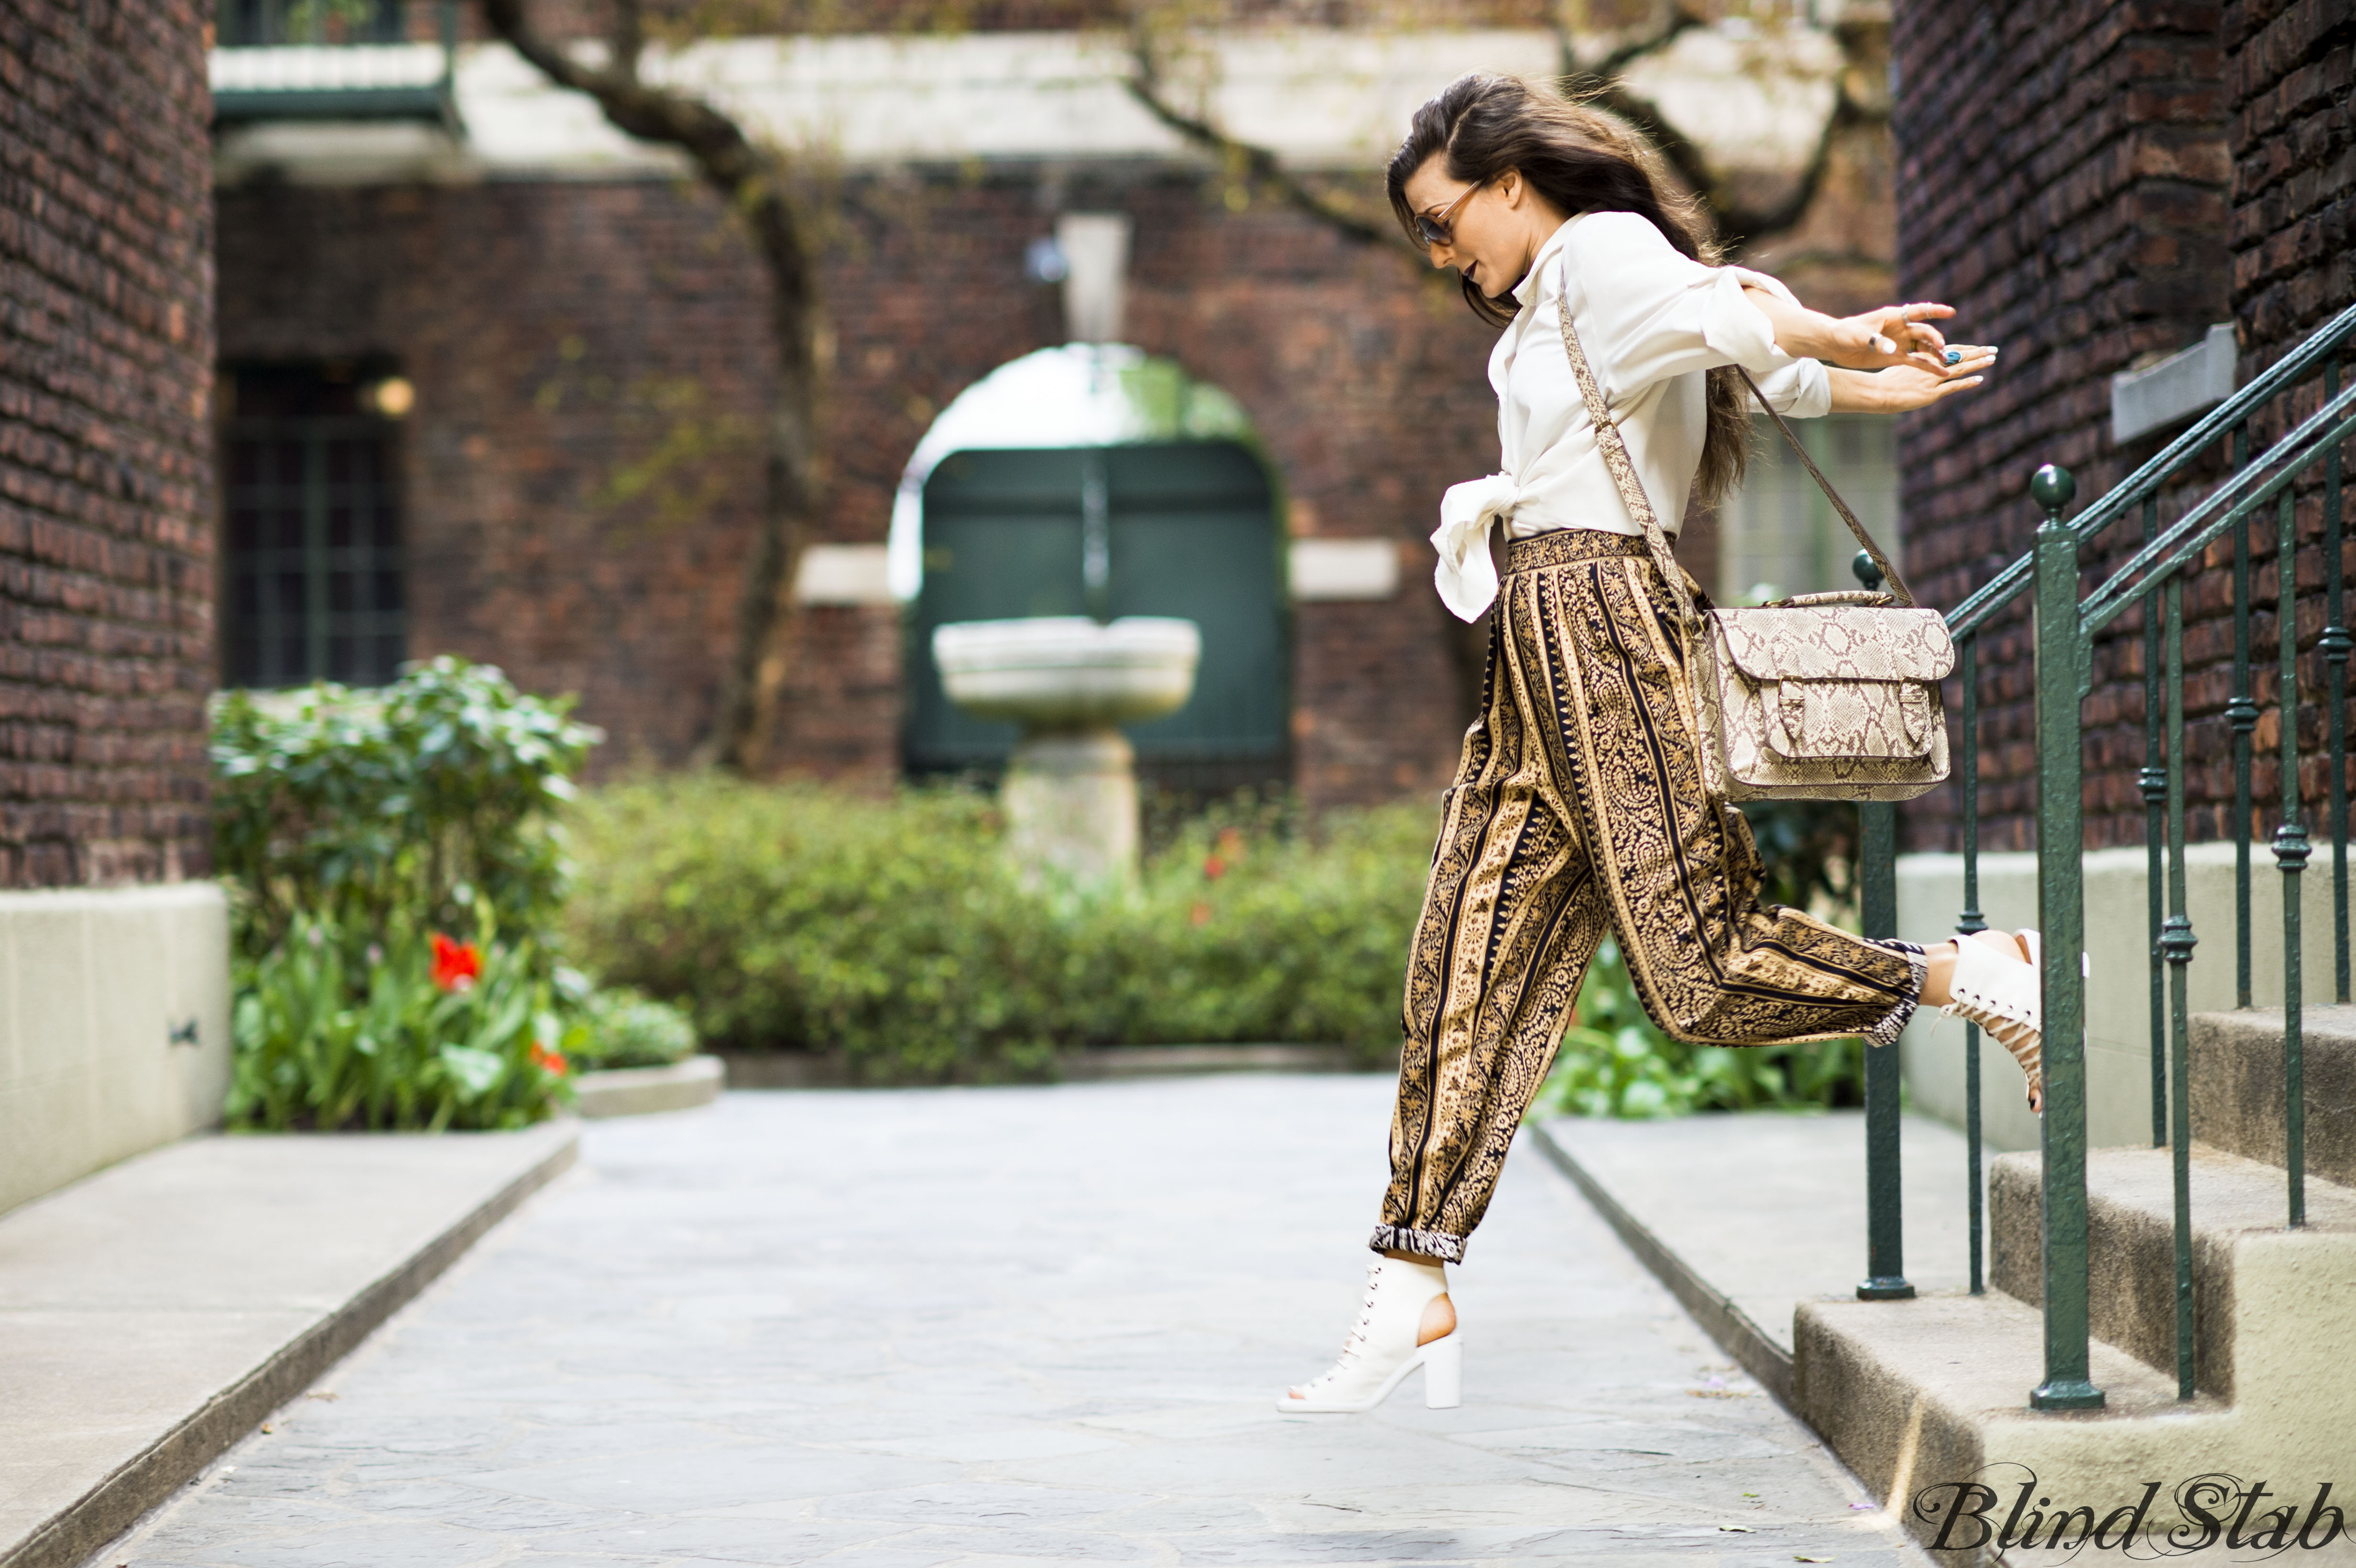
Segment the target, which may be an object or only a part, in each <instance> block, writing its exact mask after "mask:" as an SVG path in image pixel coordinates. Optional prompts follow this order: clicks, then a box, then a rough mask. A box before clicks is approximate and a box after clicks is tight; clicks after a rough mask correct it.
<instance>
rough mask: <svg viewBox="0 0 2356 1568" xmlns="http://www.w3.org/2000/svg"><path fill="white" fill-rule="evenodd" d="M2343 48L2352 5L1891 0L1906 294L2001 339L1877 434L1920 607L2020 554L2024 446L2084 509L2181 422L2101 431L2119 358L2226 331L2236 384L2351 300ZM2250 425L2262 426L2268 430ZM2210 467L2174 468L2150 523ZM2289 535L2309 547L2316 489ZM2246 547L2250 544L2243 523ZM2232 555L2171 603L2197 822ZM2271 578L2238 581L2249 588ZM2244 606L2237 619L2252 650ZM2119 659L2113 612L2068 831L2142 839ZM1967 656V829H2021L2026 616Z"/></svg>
mask: <svg viewBox="0 0 2356 1568" xmlns="http://www.w3.org/2000/svg"><path fill="white" fill-rule="evenodd" d="M2351 44H2356V9H2351V6H2350V5H2349V4H2348V3H2347V0H2308V3H2307V4H2300V5H2279V4H2274V3H2271V0H2249V3H2244V4H2233V5H2219V4H2158V3H2142V0H2137V3H2128V4H2117V3H2113V0H2069V3H2065V4H2061V5H2017V4H1997V3H1987V0H1976V3H1969V4H1957V3H1954V0H1901V3H1900V4H1899V5H1898V6H1897V7H1896V14H1895V17H1894V23H1893V31H1892V53H1893V59H1894V76H1893V80H1894V81H1895V82H1896V84H1897V112H1896V115H1895V119H1894V121H1893V134H1894V138H1895V142H1896V150H1897V159H1898V179H1897V198H1898V212H1899V232H1900V236H1901V240H1900V252H1899V253H1900V265H1901V279H1902V282H1901V287H1902V289H1903V290H1904V292H1905V293H1906V294H1907V296H1908V297H1909V298H1935V299H1944V300H1947V301H1950V302H1952V303H1953V304H1955V305H1956V306H1957V307H1958V308H1959V309H1960V310H1961V311H1962V312H1963V315H1964V319H1965V320H1966V321H1968V322H1970V323H1971V324H1972V329H1973V331H1974V333H1975V334H1976V335H1984V336H1985V337H1986V338H1987V340H1988V341H1992V342H1996V343H1998V344H2000V345H2002V346H2003V348H2004V356H2003V358H2002V360H2001V362H2000V365H1999V368H1998V373H1997V375H1996V376H1995V377H1994V378H1993V379H1991V381H1990V383H1989V385H1988V387H1987V389H1986V390H1984V391H1983V392H1981V393H1980V394H1979V395H1977V396H1976V397H1973V398H1969V399H1963V400H1954V401H1953V402H1950V403H1948V404H1946V405H1944V406H1943V407H1942V408H1940V409H1938V410H1934V411H1926V412H1924V413H1921V414H1917V415H1913V416H1911V417H1910V418H1908V419H1907V420H1905V421H1901V426H1900V432H1901V433H1900V444H1899V468H1900V473H1901V484H1902V487H1903V508H1904V514H1905V520H1906V538H1907V548H1908V549H1909V551H1910V557H1911V560H1912V561H1913V563H1914V569H1913V576H1914V581H1915V585H1916V587H1917V588H1918V590H1920V591H1921V592H1923V594H1924V595H1925V597H1926V598H1927V599H1928V601H1929V602H1930V603H1936V604H1943V605H1953V604H1954V603H1959V602H1960V601H1961V600H1962V599H1963V598H1964V597H1965V595H1966V594H1967V593H1968V592H1970V591H1971V590H1972V589H1974V588H1976V587H1977V586H1979V585H1980V584H1981V583H1983V582H1985V581H1987V580H1988V578H1989V577H1990V576H1991V575H1992V574H1993V573H1994V572H1995V571H1997V569H1998V568H2000V567H2001V566H2002V565H2004V564H2005V563H2006V562H2007V561H2008V560H2013V559H2014V558H2016V557H2018V556H2019V555H2020V554H2021V553H2022V552H2023V551H2025V550H2026V549H2028V548H2029V542H2030V539H2031V536H2032V535H2033V533H2034V532H2035V529H2036V528H2037V524H2038V521H2039V514H2038V512H2037V509H2036V507H2035V506H2034V505H2033V504H2032V503H2031V502H2030V501H2029V496H2028V483H2029V475H2031V474H2032V473H2033V472H2035V470H2036V468H2037V466H2038V464H2042V463H2059V464H2063V465H2064V466H2066V467H2068V468H2069V469H2070V470H2071V471H2072V474H2073V475H2074V476H2075V478H2076V479H2077V483H2078V497H2079V503H2080V505H2082V506H2083V504H2084V503H2086V502H2088V501H2092V500H2094V498H2096V497H2097V496H2100V495H2101V494H2102V493H2103V492H2104V490H2106V489H2108V488H2109V487H2110V486H2111V485H2114V484H2115V483H2117V482H2118V481H2119V480H2121V479H2123V478H2125V477H2126V475H2127V474H2129V473H2130V472H2131V471H2132V470H2133V469H2134V468H2135V467H2136V465H2137V464H2140V463H2142V462H2144V461H2146V460H2147V459H2148V458H2150V457H2151V456H2153V455H2154V454H2155V453H2158V451H2159V450H2160V449H2161V448H2162V447H2163V446H2164V445H2165V444H2166V443H2168V441H2169V439H2170V438H2171V437H2173V436H2174V435H2176V434H2178V433H2180V432H2181V431H2182V430H2183V428H2184V427H2185V424H2186V423H2187V422H2188V421H2185V420H2178V421H2174V422H2171V423H2169V424H2165V425H2163V426H2161V427H2158V428H2156V429H2153V430H2151V431H2149V432H2146V433H2143V434H2139V435H2136V436H2135V437H2133V438H2132V439H2129V440H2127V441H2125V442H2121V441H2116V440H2115V439H2114V436H2113V418H2112V415H2113V407H2112V395H2113V393H2112V379H2113V378H2114V377H2115V376H2116V375H2119V374H2120V373H2123V372H2128V371H2133V370H2136V369H2140V368H2143V367H2145V366H2146V365H2147V364H2149V363H2150V362H2152V361H2154V360H2156V359H2158V358H2159V357H2163V356H2165V355H2168V354H2171V353H2174V352H2176V351H2179V350H2182V349H2185V348H2186V347H2188V346H2191V345H2195V344H2199V343H2201V341H2202V339H2203V337H2204V336H2205V335H2206V334H2207V333H2208V331H2209V329H2210V328H2211V325H2216V324H2231V327H2232V330H2233V334H2234V336H2235V337H2236V339H2237V343H2238V365H2237V367H2236V372H2237V373H2236V376H2235V380H2236V382H2237V383H2239V382H2246V381H2247V380H2248V379H2250V378H2251V377H2253V376H2254V375H2255V374H2256V373H2257V372H2258V371H2260V370H2262V369H2263V368H2265V366H2267V365H2269V364H2271V363H2273V361H2274V360H2275V359H2276V358H2277V357H2279V356H2280V355H2281V354H2282V353H2283V352H2284V351H2285V350H2286V349H2287V348H2288V347H2291V346H2293V345H2294V344H2296V343H2297V341H2298V340H2299V338H2300V337H2301V336H2304V335H2305V334H2306V333H2308V332H2309V331H2311V330H2312V329H2313V328H2314V327H2315V326H2317V325H2320V323H2321V322H2322V321H2323V320H2324V319H2325V318H2326V317H2327V316H2328V315H2331V314H2333V313H2334V312H2336V311H2338V310H2340V309H2343V308H2345V307H2346V306H2347V305H2348V304H2350V303H2351V300H2356V278H2352V277H2351V262H2350V240H2351V234H2350V231H2349V224H2350V216H2349V215H2350V210H2351V194H2356V133H2351V107H2350V92H2351V73H2350V64H2349V61H2350V49H2351ZM2253 434H2254V439H2256V440H2258V441H2259V442H2261V443H2263V442H2264V441H2265V439H2266V438H2267V435H2268V432H2266V431H2264V430H2259V431H2255V432H2253ZM2222 472H2223V469H2222V465H2218V466H2214V467H2211V468H2210V469H2206V470H2202V471H2200V472H2197V473H2195V474H2194V475H2191V476H2190V478H2189V479H2188V482H2187V484H2186V485H2184V486H2183V490H2182V493H2181V494H2180V495H2179V496H2177V497H2175V498H2173V499H2171V501H2170V502H2169V505H2168V506H2167V507H2164V508H2163V518H2162V520H2163V521H2166V520H2168V519H2169V518H2170V517H2173V516H2175V515H2177V514H2178V513H2179V512H2180V510H2181V507H2182V506H2183V504H2184V501H2185V498H2186V497H2187V496H2190V495H2191V494H2195V493H2197V492H2198V491H2199V490H2201V489H2204V488H2205V487H2206V485H2208V484H2210V483H2213V482H2214V480H2215V479H2216V478H2217V477H2219V476H2220V475H2222ZM2301 527H2302V532H2303V535H2304V536H2305V537H2307V538H2309V539H2316V540H2318V541H2319V539H2320V535H2321V517H2320V507H2319V506H2318V507H2312V508H2310V509H2309V511H2308V513H2306V514H2303V516H2302V523H2301ZM2261 531H2263V530H2261ZM2137 542H2139V539H2138V535H2137V530H2136V528H2135V527H2134V526H2133V525H2132V524H2129V525H2126V526H2123V527H2119V528H2113V529H2111V530H2110V531H2109V533H2108V534H2107V535H2106V536H2105V538H2104V539H2102V540H2101V541H2100V542H2099V543H2098V544H2097V545H2096V546H2095V547H2094V549H2091V550H2090V551H2089V552H2088V557H2087V562H2086V564H2087V567H2088V570H2089V571H2090V572H2104V571H2107V570H2108V569H2109V568H2110V567H2114V566H2115V565H2116V564H2117V563H2118V562H2120V561H2121V560H2124V559H2125V558H2126V556H2127V555H2128V554H2129V553H2131V551H2132V550H2133V549H2134V548H2135V546H2136V543H2137ZM2258 553H2259V554H2260V555H2261V556H2270V555H2271V553H2272V551H2271V547H2270V546H2268V545H2266V544H2265V541H2263V540H2261V541H2260V545H2259V549H2258ZM2230 557H2231V549H2230V546H2229V545H2227V544H2224V543H2222V542H2221V543H2220V545H2219V546H2218V547H2217V548H2216V549H2215V550H2214V551H2212V553H2211V559H2210V560H2209V561H2208V563H2207V564H2206V567H2205V569H2204V570H2203V571H2201V572H2200V573H2199V574H2198V575H2196V576H2195V577H2194V578H2193V579H2192V580H2191V581H2190V583H2189V584H2188V589H2187V596H2186V603H2185V613H2186V615H2187V617H2188V618H2189V619H2190V621H2191V622H2193V623H2194V625H2193V628H2192V630H2191V631H2190V634H2189V635H2188V639H2187V658H2188V663H2189V665H2190V667H2192V668H2193V670H2194V672H2195V673H2194V674H2193V675H2192V677H2190V685H2189V687H2188V698H2187V699H2188V704H2189V710H2190V737H2189V740H2190V758H2191V762H2192V775H2191V777H2190V781H2189V789H2190V799H2191V802H2192V811H2191V821H2190V830H2191V832H2192V834H2193V836H2194V837H2200V838H2215V837H2222V836H2224V834H2225V833H2226V832H2227V831H2228V827H2227V823H2226V820H2225V816H2224V815H2223V806H2222V805H2221V802H2230V798H2231V789H2232V786H2231V781H2230V764H2229V763H2228V762H2227V760H2226V759H2227V757H2228V754H2229V751H2230V741H2229V738H2228V736H2227V732H2226V729H2225V720H2224V717H2223V709H2224V704H2225V701H2226V699H2227V697H2228V695H2229V684H2230V680H2229V670H2228V668H2227V664H2228V661H2229V660H2230V656H2231V627H2230V621H2231V614H2232V582H2231V573H2230V571H2229V570H2227V567H2228V566H2229V563H2230ZM2268 570H2269V571H2270V567H2269V569H2268ZM2345 570H2346V567H2345V563H2334V562H2326V561H2324V560H2321V559H2320V555H2319V553H2318V554H2316V555H2314V556H2312V557H2311V558H2308V559H2303V560H2301V562H2300V565H2299V575H2300V581H2301V584H2302V592H2308V591H2309V590H2310V589H2311V591H2312V592H2314V593H2315V595H2316V597H2317V601H2318V610H2319V609H2320V595H2321V588H2322V582H2323V580H2324V576H2325V574H2326V573H2327V571H2342V572H2344V571H2345ZM2089 581H2090V582H2091V581H2094V579H2093V578H2091V577H2090V580H2089ZM2272 592H2273V590H2272V588H2271V587H2270V586H2265V585H2264V584H2262V585H2261V587H2260V590H2259V595H2260V598H2261V600H2262V601H2264V602H2265V604H2270V603H2271V595H2272ZM2265 604H2262V606H2261V621H2262V624H2260V626H2259V627H2258V629H2257V630H2256V631H2255V632H2254V637H2255V638H2256V639H2257V641H2258V643H2259V644H2260V645H2263V646H2266V647H2271V646H2272V645H2273V644H2272V638H2273V637H2274V635H2275V634H2274V632H2273V630H2272V629H2271V624H2270V623H2271V613H2270V612H2269V611H2267V610H2266V609H2265ZM2321 624H2322V622H2321V618H2320V614H2318V616H2317V618H2316V621H2315V629H2316V630H2319V629H2320V627H2321ZM2308 635H2310V636H2311V635H2312V634H2311V633H2310V634H2308ZM2141 659H2142V639H2141V635H2140V622H2139V620H2137V619H2136V618H2135V617H2133V616H2130V617H2129V618H2128V619H2127V620H2126V621H2125V622H2123V623H2121V624H2118V625H2117V626H2116V628H2115V632H2114V634H2113V635H2110V636H2109V637H2107V638H2106V639H2105V640H2104V641H2103V642H2102V643H2100V644H2099V645H2097V648H2096V661H2097V664H2096V675H2095V689H2094V695H2093V697H2092V699H2091V700H2090V702H2089V704H2088V706H2087V709H2086V723H2087V726H2088V733H2089V747H2090V749H2089V752H2088V764H2089V769H2090V773H2092V775H2093V776H2092V777H2090V781H2089V789H2088V797H2087V814H2088V815H2087V822H2088V842H2089V844H2090V846H2096V847H2099V846H2102V845H2115V844H2136V843H2140V842H2141V841H2142V837H2143V831H2144V805H2143V799H2142V796H2141V794H2140V792H2139V790H2138V788H2137V783H2136V773H2137V770H2138V769H2139V768H2140V767H2141V765H2142V763H2143V754H2144V731H2143V711H2144V709H2143V685H2142V663H2141ZM1982 661H1983V668H1984V671H1985V676H1984V681H1983V686H1982V689H1981V700H1982V701H1983V703H1984V704H1985V705H1986V707H1985V709H1984V719H1983V725H1982V731H1981V736H1980V739H1981V741H1982V744H1983V746H1984V748H1985V749H1984V752H1983V757H1984V761H1983V764H1982V765H1983V773H1982V779H1983V783H1982V793H1981V797H1980V798H1981V813H1982V816H1983V818H1984V835H1985V836H1984V838H1983V843H1984V844H1987V845H1988V846H1989V847H1992V848H2026V847H2027V846H2028V845H2029V842H2030V841H2031V837H2032V834H2031V821H2032V818H2031V812H2032V811H2033V805H2034V788H2035V785H2034V777H2033V771H2034V733H2033V725H2032V718H2031V695H2032V687H2031V672H2030V643H2029V631H2028V626H2027V622H2026V619H2025V618H2024V617H2016V618H2015V619H2014V620H2013V621H2012V622H2010V623H2009V624H2008V626H2007V627H2006V628H2005V629H2004V630H2002V631H2000V632H1996V633H1991V634H1990V635H1988V636H1987V639H1986V641H1985V643H1984V646H1983V652H1982ZM2320 782H2321V781H2320V778H2319V779H2318V780H2317V784H2318V786H2319V785H2320ZM2264 787H2265V786H2264V785H2263V784H2262V785H2261V791H2262V793H2263V789H2264ZM1954 811H1955V797H1954V792H1953V791H1952V790H1950V791H1944V792H1941V793H1940V794H1937V795H1930V796H1926V797H1924V798H1923V799H1922V800H1921V801H1919V802H1916V803H1915V804H1914V805H1911V806H1909V807H1908V808H1907V809H1906V811H1905V813H1904V822H1905V835H1906V841H1907V843H1908V845H1909V846H1910V847H1912V848H1922V849H1936V848H1954V847H1955V842H1956V837H1955V830H1954V829H1955V824H1954Z"/></svg>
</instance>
